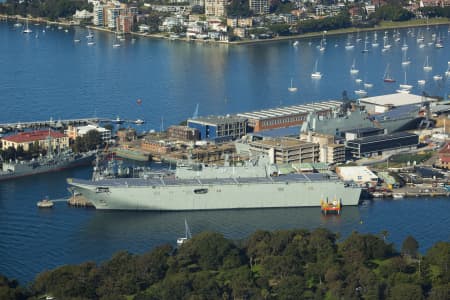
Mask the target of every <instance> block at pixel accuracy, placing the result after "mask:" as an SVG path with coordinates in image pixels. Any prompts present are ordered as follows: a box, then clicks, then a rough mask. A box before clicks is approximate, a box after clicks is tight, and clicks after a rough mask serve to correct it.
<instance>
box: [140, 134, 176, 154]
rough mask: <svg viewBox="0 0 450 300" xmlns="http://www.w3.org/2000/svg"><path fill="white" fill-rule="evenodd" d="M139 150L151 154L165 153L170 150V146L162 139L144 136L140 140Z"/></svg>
mask: <svg viewBox="0 0 450 300" xmlns="http://www.w3.org/2000/svg"><path fill="white" fill-rule="evenodd" d="M141 150H142V151H145V152H150V153H152V154H167V153H169V152H170V150H171V146H170V144H169V143H168V142H166V141H164V140H154V139H151V138H148V137H146V138H144V139H143V140H142V142H141Z"/></svg>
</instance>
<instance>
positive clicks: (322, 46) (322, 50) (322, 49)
mask: <svg viewBox="0 0 450 300" xmlns="http://www.w3.org/2000/svg"><path fill="white" fill-rule="evenodd" d="M318 49H319V51H320V52H324V51H325V43H324V39H323V38H322V39H321V40H320V45H319V47H318Z"/></svg>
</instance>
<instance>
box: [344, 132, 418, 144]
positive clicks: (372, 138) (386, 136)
mask: <svg viewBox="0 0 450 300" xmlns="http://www.w3.org/2000/svg"><path fill="white" fill-rule="evenodd" d="M414 136H415V137H417V134H414V133H409V132H396V133H391V134H381V135H373V136H368V137H363V138H359V139H356V140H353V141H351V142H352V143H366V144H367V143H375V142H383V141H391V140H395V139H400V138H407V137H414Z"/></svg>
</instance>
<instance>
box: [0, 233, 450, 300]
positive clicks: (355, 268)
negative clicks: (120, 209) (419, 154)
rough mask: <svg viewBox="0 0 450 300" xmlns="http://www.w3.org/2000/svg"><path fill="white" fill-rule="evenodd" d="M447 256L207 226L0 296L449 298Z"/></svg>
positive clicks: (354, 239) (437, 248) (321, 236)
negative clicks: (174, 242)
mask: <svg viewBox="0 0 450 300" xmlns="http://www.w3.org/2000/svg"><path fill="white" fill-rule="evenodd" d="M408 240H409V239H408ZM408 243H409V242H408ZM413 248H414V247H413ZM449 253H450V243H448V242H439V243H437V244H436V245H434V246H433V247H432V248H431V249H430V250H428V252H427V253H426V254H425V255H424V256H423V257H421V258H420V259H419V260H411V259H408V258H407V257H406V256H402V255H400V254H399V253H397V252H395V250H394V249H393V247H392V245H391V244H387V243H385V241H384V240H383V238H382V237H381V236H379V235H370V234H360V233H357V232H354V233H352V234H351V235H350V236H349V237H348V238H347V239H345V240H343V241H341V242H338V241H337V236H336V234H334V233H332V232H330V231H328V230H326V229H321V228H319V229H316V230H313V231H307V230H299V229H296V230H279V231H274V232H270V231H263V230H260V231H256V232H255V233H253V234H252V235H250V236H249V237H248V238H247V239H245V240H244V241H240V242H239V243H237V242H234V241H231V240H228V239H226V238H225V237H224V236H223V235H221V234H219V233H214V232H203V233H200V234H198V235H196V236H194V237H193V238H192V239H190V240H188V241H187V242H186V243H185V244H183V245H182V246H181V247H180V248H178V249H174V248H173V247H172V246H171V245H163V246H160V247H157V248H155V249H154V250H153V251H150V252H146V253H144V254H141V255H135V254H131V253H129V252H126V251H120V252H118V253H116V254H115V255H114V256H113V257H112V258H111V259H110V260H108V261H106V262H103V263H101V264H99V265H97V264H95V263H93V262H86V263H83V264H80V265H67V266H61V267H59V268H56V269H54V270H50V271H45V272H43V273H41V274H39V275H38V276H37V277H36V279H35V280H34V281H33V282H32V283H31V284H30V288H29V289H24V288H22V287H20V286H19V285H18V284H17V281H14V280H12V281H10V280H8V279H7V278H5V277H0V298H1V299H25V298H24V297H25V296H27V297H29V298H31V299H34V298H33V297H35V298H39V297H41V296H42V295H52V296H54V297H56V298H58V299H69V298H70V299H135V300H142V299H230V298H235V299H384V298H389V299H425V298H427V299H430V300H437V299H442V300H444V299H445V300H446V299H448V298H449V297H448V296H449V292H450V290H449V288H450V284H449V269H448V266H449V264H450V255H449Z"/></svg>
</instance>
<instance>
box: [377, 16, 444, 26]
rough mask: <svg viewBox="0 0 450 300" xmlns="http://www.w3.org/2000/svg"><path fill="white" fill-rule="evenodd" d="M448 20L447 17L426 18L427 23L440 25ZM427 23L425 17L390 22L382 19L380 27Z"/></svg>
mask: <svg viewBox="0 0 450 300" xmlns="http://www.w3.org/2000/svg"><path fill="white" fill-rule="evenodd" d="M449 22H450V20H449V19H447V18H434V19H428V25H442V24H448V23H449ZM425 25H427V20H426V19H413V20H409V21H403V22H392V21H382V22H380V25H379V27H380V28H401V27H410V26H425Z"/></svg>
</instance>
